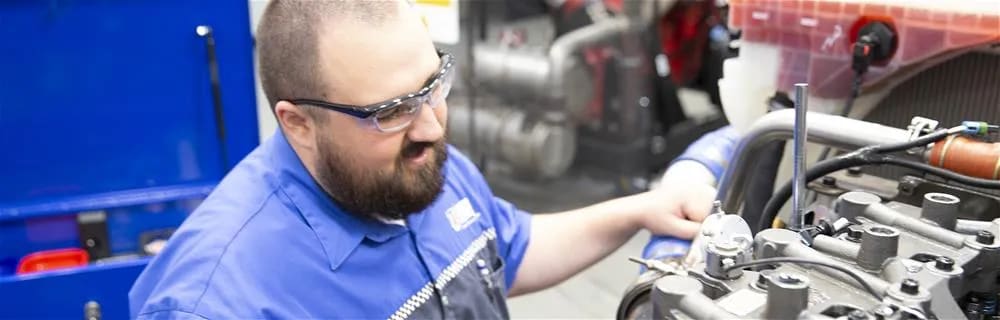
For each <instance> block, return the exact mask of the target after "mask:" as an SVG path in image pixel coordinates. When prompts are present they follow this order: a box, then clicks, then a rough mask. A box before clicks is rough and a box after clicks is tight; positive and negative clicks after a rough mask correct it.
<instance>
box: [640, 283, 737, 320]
mask: <svg viewBox="0 0 1000 320" xmlns="http://www.w3.org/2000/svg"><path fill="white" fill-rule="evenodd" d="M703 289H704V286H703V285H702V284H701V282H699V281H698V280H696V279H694V278H691V277H685V276H680V275H668V276H665V277H663V278H660V279H659V280H656V282H655V283H653V288H652V290H651V291H652V292H651V297H652V300H653V318H654V319H664V318H668V319H673V318H674V317H672V316H670V315H671V314H672V313H673V311H674V310H680V311H681V312H683V313H684V314H686V315H688V316H690V317H691V318H693V319H735V318H738V317H737V316H736V315H735V314H732V313H729V312H728V311H726V310H724V309H722V308H721V307H719V305H718V304H716V303H715V301H713V300H712V299H711V298H709V297H707V296H705V294H703V293H702V291H703Z"/></svg>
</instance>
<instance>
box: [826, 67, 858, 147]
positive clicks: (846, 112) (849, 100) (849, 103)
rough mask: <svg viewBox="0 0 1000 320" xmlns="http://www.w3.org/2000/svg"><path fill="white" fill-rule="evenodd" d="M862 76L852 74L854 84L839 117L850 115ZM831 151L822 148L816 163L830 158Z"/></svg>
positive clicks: (856, 73)
mask: <svg viewBox="0 0 1000 320" xmlns="http://www.w3.org/2000/svg"><path fill="white" fill-rule="evenodd" d="M864 75H865V73H864V72H857V71H855V72H854V84H853V85H851V94H850V95H849V96H847V103H846V104H845V105H844V109H841V110H840V116H841V117H847V116H848V115H849V114H851V109H854V100H855V99H857V98H858V95H860V94H861V83H862V82H864ZM832 150H833V148H830V147H826V148H823V152H822V153H820V154H819V160H818V161H823V160H826V159H827V158H828V157H830V152H831V151H832Z"/></svg>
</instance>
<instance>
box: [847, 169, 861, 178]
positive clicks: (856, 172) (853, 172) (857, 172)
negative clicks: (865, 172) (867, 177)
mask: <svg viewBox="0 0 1000 320" xmlns="http://www.w3.org/2000/svg"><path fill="white" fill-rule="evenodd" d="M847 174H848V175H852V176H860V175H861V167H850V168H847Z"/></svg>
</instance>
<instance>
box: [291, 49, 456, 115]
mask: <svg viewBox="0 0 1000 320" xmlns="http://www.w3.org/2000/svg"><path fill="white" fill-rule="evenodd" d="M438 56H439V57H440V58H441V66H440V67H439V68H438V71H437V72H435V73H434V75H432V76H431V77H430V79H428V80H427V82H425V84H424V87H423V88H421V89H420V90H419V91H417V92H414V93H410V94H406V95H402V96H399V97H396V98H393V99H389V100H386V101H383V102H379V103H375V104H371V105H367V106H353V105H346V104H339V103H332V102H327V101H322V100H312V99H286V101H288V102H291V103H293V104H302V105H311V106H316V107H320V108H324V109H328V110H333V111H337V112H340V113H344V114H348V115H351V116H354V117H357V118H359V119H362V120H364V121H369V122H370V123H371V125H373V126H374V127H375V128H376V129H378V131H381V132H385V133H392V132H398V131H401V130H403V129H406V128H407V127H408V126H409V125H410V124H411V123H413V119H416V117H417V115H418V114H420V110H421V108H422V107H423V106H424V105H427V106H430V107H431V108H435V107H437V106H439V105H441V104H442V103H444V100H445V98H447V97H448V93H449V92H450V91H451V84H452V81H454V78H455V76H454V72H452V70H451V69H452V67H453V66H454V58H453V57H452V55H451V54H448V53H446V52H444V51H441V50H438Z"/></svg>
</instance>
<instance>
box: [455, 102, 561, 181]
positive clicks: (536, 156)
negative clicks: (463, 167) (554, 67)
mask: <svg viewBox="0 0 1000 320" xmlns="http://www.w3.org/2000/svg"><path fill="white" fill-rule="evenodd" d="M459 101H460V100H459ZM480 105H481V106H482V105H484V104H483V103H480ZM448 113H449V116H448V121H449V124H448V129H449V130H450V132H449V133H448V134H449V139H451V140H450V141H451V142H452V143H454V144H455V145H456V146H458V147H460V148H463V147H468V146H469V145H470V144H471V143H475V144H476V145H477V146H478V147H477V148H478V149H479V150H484V152H485V154H486V155H487V156H489V157H491V158H493V159H498V160H500V161H503V162H504V163H506V164H508V165H510V166H511V167H512V168H513V170H514V171H515V173H517V174H520V175H525V176H533V177H539V178H543V179H544V178H551V177H557V176H559V175H562V174H563V173H564V172H566V169H568V168H569V166H570V165H571V164H572V163H573V157H574V156H575V155H576V131H575V129H574V127H573V126H572V125H570V124H569V123H568V121H565V116H562V114H560V113H557V112H556V113H549V114H546V115H543V116H541V117H529V116H528V115H527V113H526V112H525V111H521V110H517V109H514V108H510V107H503V106H497V104H496V103H494V104H492V105H489V104H487V105H485V106H482V107H480V108H478V109H476V113H475V116H476V119H475V123H476V127H475V128H474V130H476V132H475V137H476V141H469V138H470V137H471V136H472V135H471V134H469V132H468V131H469V123H468V121H469V111H468V107H466V106H464V105H461V104H450V105H449V106H448ZM535 118H542V119H543V120H541V121H530V119H535Z"/></svg>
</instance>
